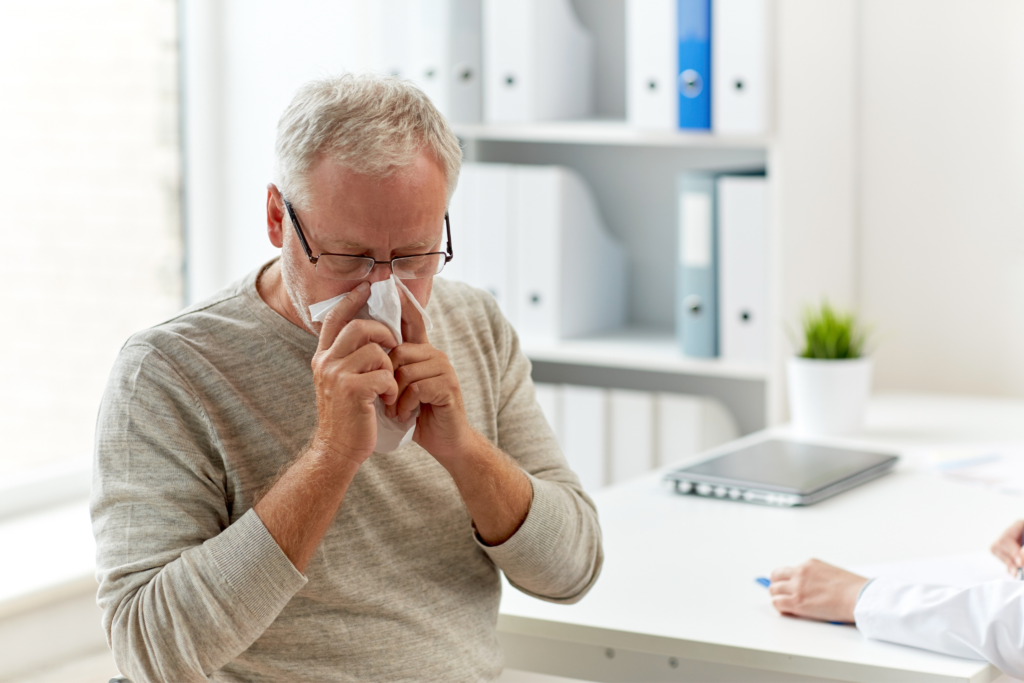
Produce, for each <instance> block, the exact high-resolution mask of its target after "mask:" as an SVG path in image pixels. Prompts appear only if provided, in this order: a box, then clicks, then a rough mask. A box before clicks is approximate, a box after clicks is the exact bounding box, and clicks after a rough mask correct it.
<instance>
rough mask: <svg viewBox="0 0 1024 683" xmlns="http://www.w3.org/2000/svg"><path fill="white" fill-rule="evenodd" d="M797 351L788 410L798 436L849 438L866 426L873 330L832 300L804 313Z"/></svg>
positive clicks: (790, 377) (791, 362) (789, 376)
mask: <svg viewBox="0 0 1024 683" xmlns="http://www.w3.org/2000/svg"><path fill="white" fill-rule="evenodd" d="M801 328H802V330H801V332H802V334H801V335H800V336H799V338H798V339H797V340H796V341H797V347H798V352H797V355H796V356H793V357H791V358H789V361H788V363H787V367H786V379H787V381H788V384H789V411H790V418H791V420H792V424H793V429H794V431H795V432H796V433H798V434H804V435H808V436H826V435H838V434H850V433H854V432H858V431H860V430H861V429H862V428H863V426H864V412H865V410H866V408H867V401H868V395H869V394H870V393H871V358H870V357H869V356H867V355H866V346H867V340H868V331H867V329H866V328H865V327H864V325H863V324H862V323H861V321H860V320H859V319H858V317H857V315H856V314H854V313H852V312H849V311H840V310H836V309H835V308H833V307H832V306H831V305H830V304H829V303H828V302H827V301H823V302H822V303H821V304H820V305H819V306H817V307H808V308H806V309H805V310H804V315H803V319H802V321H801Z"/></svg>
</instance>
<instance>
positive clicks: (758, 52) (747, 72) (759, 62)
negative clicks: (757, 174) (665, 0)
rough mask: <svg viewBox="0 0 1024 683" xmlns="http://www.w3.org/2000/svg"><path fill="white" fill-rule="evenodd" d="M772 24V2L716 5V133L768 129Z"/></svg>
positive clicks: (718, 1) (739, 0)
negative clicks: (769, 14)
mask: <svg viewBox="0 0 1024 683" xmlns="http://www.w3.org/2000/svg"><path fill="white" fill-rule="evenodd" d="M639 1H640V2H642V1H643V0H639ZM768 21H769V16H768V0H714V2H712V18H711V33H712V38H711V63H712V66H711V82H712V85H711V103H712V104H711V117H712V129H713V130H714V131H715V132H716V133H732V134H739V135H763V134H765V133H767V131H768V98H769V72H768Z"/></svg>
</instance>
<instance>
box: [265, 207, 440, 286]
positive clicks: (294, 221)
mask: <svg viewBox="0 0 1024 683" xmlns="http://www.w3.org/2000/svg"><path fill="white" fill-rule="evenodd" d="M281 200H282V201H283V202H284V208H285V209H287V210H288V217H289V218H290V219H291V221H292V225H293V226H294V227H295V233H296V234H297V235H298V236H299V242H300V243H301V244H302V250H303V251H304V252H306V258H308V259H309V262H310V263H312V264H313V265H314V266H315V265H316V262H317V261H319V260H320V257H321V256H344V257H346V258H358V259H363V260H366V261H373V266H370V270H369V272H367V273H366V275H364V276H363V277H361V278H359V279H360V280H365V279H366V277H367V276H369V274H370V273H372V272H373V269H374V267H376V266H378V265H381V264H384V263H387V264H388V265H389V266H390V267H391V272H394V270H395V264H394V262H395V261H397V260H398V259H403V258H416V257H417V256H433V255H435V254H440V255H442V256H444V264H445V265H448V263H449V262H450V261H451V260H452V257H453V256H454V255H455V254H454V253H453V252H452V226H451V223H449V222H448V212H447V211H445V212H444V231H445V239H446V240H447V245H446V246H447V250H446V251H429V252H427V253H425V254H408V255H407V256H396V257H395V258H393V259H390V260H388V261H378V260H376V259H375V258H373V257H371V256H358V255H356V254H334V253H332V252H329V251H322V252H320V253H319V254H317V255H316V256H313V250H312V249H310V248H309V242H307V241H306V236H305V235H304V234H303V233H302V227H301V226H300V225H299V219H298V217H297V216H296V215H295V210H294V209H293V208H292V203H291V202H289V201H288V200H287V199H285V198H284V197H281Z"/></svg>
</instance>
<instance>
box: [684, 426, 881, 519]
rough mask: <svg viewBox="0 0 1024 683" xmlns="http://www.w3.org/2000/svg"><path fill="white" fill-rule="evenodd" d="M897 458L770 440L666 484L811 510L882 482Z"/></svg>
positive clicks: (723, 453)
mask: <svg viewBox="0 0 1024 683" xmlns="http://www.w3.org/2000/svg"><path fill="white" fill-rule="evenodd" d="M898 459H899V457H898V456H897V455H895V454H892V453H881V452H874V451H868V450H860V449H854V448H839V447H835V446H823V445H819V444H813V443H806V442H800V441H792V440H789V439H784V438H769V439H766V440H764V441H760V442H757V443H742V442H741V443H738V444H736V445H735V446H734V447H731V448H730V447H729V446H726V447H725V448H724V450H720V451H718V452H717V454H715V455H714V456H712V457H710V458H708V459H706V460H703V461H701V462H698V463H696V464H693V465H689V466H687V467H683V468H681V469H678V470H674V471H672V472H669V473H668V474H667V475H665V479H666V481H669V482H672V483H674V485H675V491H676V493H679V494H683V495H693V496H703V497H705V498H722V499H724V500H735V501H741V502H745V503H756V504H760V505H773V506H777V507H792V506H795V505H812V504H814V503H817V502H818V501H820V500H824V499H826V498H829V497H830V496H834V495H836V494H837V493H841V492H843V491H846V490H847V489H851V488H853V487H854V486H858V485H860V484H863V483H864V482H866V481H870V480H871V479H875V478H876V477H880V476H882V475H883V474H885V473H886V472H889V471H890V470H892V468H893V466H894V465H895V464H896V461H897V460H898Z"/></svg>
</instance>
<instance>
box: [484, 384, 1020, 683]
mask: <svg viewBox="0 0 1024 683" xmlns="http://www.w3.org/2000/svg"><path fill="white" fill-rule="evenodd" d="M868 425H869V426H868V429H867V430H866V432H865V434H864V435H863V436H862V437H861V438H858V439H857V440H856V441H860V442H865V443H869V444H872V445H875V446H879V445H882V446H890V447H894V448H896V449H897V450H905V449H910V448H916V447H927V446H929V445H949V444H951V443H966V442H986V441H987V442H992V441H1024V401H1000V400H992V399H971V398H964V397H922V396H888V397H880V398H877V399H875V400H874V401H873V403H872V406H871V410H870V413H869V419H868ZM594 499H595V501H596V502H597V506H598V511H599V514H600V516H601V525H602V528H603V531H604V547H605V556H606V559H605V565H604V571H603V573H602V576H601V578H600V579H599V580H598V582H597V585H596V586H595V587H594V589H593V590H592V591H591V593H590V594H589V595H588V596H587V597H586V598H584V599H583V600H582V601H581V602H580V603H579V604H577V605H572V606H564V605H553V604H549V603H544V602H541V601H538V600H533V599H531V598H528V597H526V596H524V595H522V594H521V593H519V592H518V591H515V590H512V589H508V588H507V587H506V591H505V593H504V597H503V599H502V605H501V617H500V619H499V632H500V636H501V639H502V643H503V645H504V647H505V649H506V657H507V660H508V661H507V663H508V666H510V667H514V668H517V669H525V670H530V671H540V672H543V673H550V674H557V675H562V676H570V677H576V678H583V679H588V680H593V681H809V680H821V679H825V680H847V681H872V682H875V681H897V680H898V681H972V682H975V683H982V682H986V681H991V680H995V679H997V678H999V677H1000V672H999V671H998V670H997V669H995V668H994V667H992V666H989V665H987V664H985V663H982V662H977V661H971V660H964V659H958V658H954V657H947V656H943V655H937V654H933V653H929V652H925V651H922V650H916V649H913V648H907V647H902V646H898V645H892V644H888V643H882V642H875V641H869V640H867V639H865V638H864V637H862V636H861V635H860V633H859V632H858V631H857V630H856V629H855V628H853V627H848V626H834V625H831V624H823V623H816V622H811V621H804V620H798V619H791V618H784V617H780V616H779V615H777V614H776V613H775V611H774V610H773V609H772V607H771V604H770V602H769V600H768V595H767V591H766V590H765V589H764V588H762V587H760V586H759V585H757V584H756V583H755V582H754V578H755V577H757V576H764V575H765V574H767V573H768V572H769V571H770V570H771V569H773V568H774V567H777V566H781V565H785V564H796V563H799V562H802V561H803V560H805V559H807V558H809V557H819V558H821V559H825V560H826V561H829V562H832V563H835V564H839V565H846V566H853V565H862V564H871V563H877V562H888V561H895V560H903V559H913V558H922V557H929V556H937V555H950V554H957V553H965V552H975V551H984V550H987V548H988V545H989V544H990V543H991V541H992V540H994V539H995V537H996V536H997V535H998V534H999V532H1001V531H1002V530H1003V529H1004V528H1005V527H1006V526H1007V525H1008V524H1009V523H1010V522H1011V521H1013V520H1014V519H1017V518H1019V517H1021V516H1022V515H1024V499H1022V498H1011V497H1008V496H1004V495H999V494H994V493H991V492H989V491H986V490H983V489H981V488H975V487H971V486H968V485H964V484H959V483H955V482H952V481H948V480H945V479H941V478H939V477H938V476H936V475H933V474H930V473H926V472H921V471H918V470H916V469H915V468H914V467H913V466H912V463H910V462H904V463H902V464H901V465H900V466H899V467H898V468H897V471H896V472H894V473H893V474H890V475H887V476H885V477H883V478H881V479H878V480H876V481H873V482H869V483H868V484H865V485H863V486H861V487H859V488H857V489H854V490H852V491H848V492H846V493H843V494H840V495H839V496H837V497H835V498H832V499H829V500H826V501H823V502H821V503H818V504H817V505H814V506H811V507H807V508H789V509H776V508H768V507H761V506H753V505H746V504H742V503H734V502H730V501H722V500H714V499H703V498H698V497H695V496H679V495H676V494H674V493H672V492H671V491H670V490H669V489H668V488H666V487H665V486H664V485H663V484H662V483H661V473H660V472H658V473H653V474H651V475H648V476H646V477H644V478H641V479H638V480H635V481H633V482H629V483H626V484H623V485H620V486H616V487H613V488H611V489H606V490H604V491H601V492H599V493H597V494H596V495H595V496H594Z"/></svg>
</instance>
